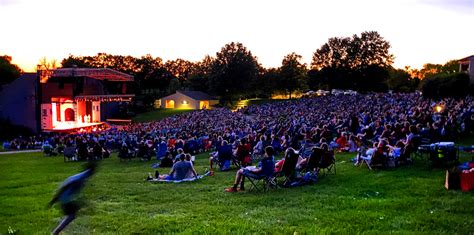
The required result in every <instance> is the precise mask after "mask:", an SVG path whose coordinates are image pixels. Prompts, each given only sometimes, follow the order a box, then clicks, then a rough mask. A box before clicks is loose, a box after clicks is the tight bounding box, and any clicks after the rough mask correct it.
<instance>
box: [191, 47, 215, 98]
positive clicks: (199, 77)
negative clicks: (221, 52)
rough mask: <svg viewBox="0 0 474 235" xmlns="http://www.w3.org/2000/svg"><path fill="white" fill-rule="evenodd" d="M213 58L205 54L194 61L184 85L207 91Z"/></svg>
mask: <svg viewBox="0 0 474 235" xmlns="http://www.w3.org/2000/svg"><path fill="white" fill-rule="evenodd" d="M213 63H214V58H213V57H211V56H209V55H206V56H205V57H204V58H203V59H202V60H201V61H199V62H197V63H194V66H193V67H192V69H191V71H190V74H189V78H188V79H187V80H186V86H188V87H189V88H191V89H192V90H197V91H204V92H209V76H210V74H211V70H212V67H211V66H212V64H213Z"/></svg>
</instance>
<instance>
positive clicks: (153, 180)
mask: <svg viewBox="0 0 474 235" xmlns="http://www.w3.org/2000/svg"><path fill="white" fill-rule="evenodd" d="M208 175H209V172H206V173H205V174H204V175H198V176H197V177H192V178H185V179H182V180H167V179H160V178H153V179H149V180H147V181H148V182H155V183H161V182H164V183H181V182H191V181H195V180H199V179H202V178H204V176H208Z"/></svg>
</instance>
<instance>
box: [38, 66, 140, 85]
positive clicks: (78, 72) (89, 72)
mask: <svg viewBox="0 0 474 235" xmlns="http://www.w3.org/2000/svg"><path fill="white" fill-rule="evenodd" d="M38 74H39V76H40V79H41V81H42V82H45V81H47V80H48V79H49V78H51V77H90V78H93V79H97V80H107V81H114V82H131V81H133V76H131V75H128V74H126V73H122V72H119V71H116V70H113V69H108V68H59V69H54V70H39V71H38Z"/></svg>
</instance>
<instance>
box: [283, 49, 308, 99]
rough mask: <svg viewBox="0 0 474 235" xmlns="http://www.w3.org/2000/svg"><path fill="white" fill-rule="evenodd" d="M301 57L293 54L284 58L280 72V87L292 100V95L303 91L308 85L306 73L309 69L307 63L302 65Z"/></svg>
mask: <svg viewBox="0 0 474 235" xmlns="http://www.w3.org/2000/svg"><path fill="white" fill-rule="evenodd" d="M301 59H302V57H301V55H298V54H296V53H294V52H293V53H291V54H288V55H286V56H285V57H284V58H283V61H282V63H281V67H280V69H279V72H280V76H279V77H280V83H279V84H280V85H279V89H280V90H281V91H283V90H284V91H286V93H288V94H289V96H290V99H291V94H293V93H294V92H295V91H296V90H301V89H303V88H304V87H305V84H306V73H307V68H306V64H305V63H301Z"/></svg>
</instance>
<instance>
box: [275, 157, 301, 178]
mask: <svg viewBox="0 0 474 235" xmlns="http://www.w3.org/2000/svg"><path fill="white" fill-rule="evenodd" d="M298 157H299V155H298V154H296V153H294V152H293V153H288V155H287V156H286V157H285V162H284V163H283V167H282V169H281V171H280V172H277V173H275V182H276V180H277V178H278V177H285V179H284V181H283V182H282V183H281V184H280V185H282V186H287V185H289V184H291V182H292V181H293V180H294V178H295V175H296V165H297V164H298Z"/></svg>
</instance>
